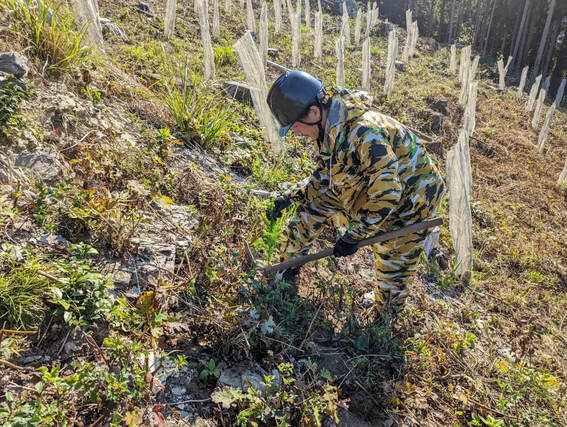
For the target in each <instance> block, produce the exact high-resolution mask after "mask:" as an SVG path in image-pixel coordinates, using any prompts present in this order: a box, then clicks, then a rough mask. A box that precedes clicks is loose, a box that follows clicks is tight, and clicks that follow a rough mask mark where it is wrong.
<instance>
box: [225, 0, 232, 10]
mask: <svg viewBox="0 0 567 427" xmlns="http://www.w3.org/2000/svg"><path fill="white" fill-rule="evenodd" d="M231 10H232V0H224V11H225V12H226V13H230V11H231Z"/></svg>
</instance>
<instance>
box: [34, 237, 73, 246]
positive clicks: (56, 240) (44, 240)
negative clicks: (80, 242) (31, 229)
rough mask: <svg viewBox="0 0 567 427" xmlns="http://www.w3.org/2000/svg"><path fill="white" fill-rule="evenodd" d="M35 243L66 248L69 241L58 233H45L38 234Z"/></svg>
mask: <svg viewBox="0 0 567 427" xmlns="http://www.w3.org/2000/svg"><path fill="white" fill-rule="evenodd" d="M37 243H38V244H40V245H42V246H56V247H60V248H68V247H69V246H71V242H69V241H68V240H67V239H66V238H65V237H63V236H60V235H59V234H45V235H43V236H39V238H38V239H37Z"/></svg>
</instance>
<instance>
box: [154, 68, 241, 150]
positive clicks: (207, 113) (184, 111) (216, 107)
mask: <svg viewBox="0 0 567 427" xmlns="http://www.w3.org/2000/svg"><path fill="white" fill-rule="evenodd" d="M163 84H164V89H163V90H162V96H163V99H164V101H165V104H166V105H167V107H168V109H169V111H170V112H171V115H172V116H173V118H174V120H175V123H176V124H177V127H178V128H179V130H180V131H181V132H182V133H183V134H184V135H185V136H187V137H189V138H190V139H192V140H195V141H197V142H199V143H200V144H201V145H202V146H204V147H212V146H221V147H222V146H224V145H225V144H226V143H227V142H228V137H227V136H228V133H229V132H230V131H231V130H232V128H233V127H234V123H233V118H234V116H235V115H234V112H233V109H232V108H231V107H230V105H227V103H226V101H227V100H226V98H225V97H224V96H223V95H222V93H219V92H214V91H212V90H211V88H210V87H207V85H206V84H205V83H204V82H203V81H202V78H201V77H200V76H199V75H198V74H197V73H194V72H191V71H189V70H188V68H187V67H185V70H184V72H183V77H182V79H181V84H180V85H176V81H175V79H174V78H173V79H171V80H169V81H167V80H166V81H164V82H163Z"/></svg>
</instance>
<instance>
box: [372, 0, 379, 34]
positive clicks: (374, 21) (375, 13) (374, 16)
mask: <svg viewBox="0 0 567 427" xmlns="http://www.w3.org/2000/svg"><path fill="white" fill-rule="evenodd" d="M378 16H379V13H378V5H377V4H376V2H374V3H372V22H371V25H372V28H374V27H375V26H376V24H377V23H378Z"/></svg>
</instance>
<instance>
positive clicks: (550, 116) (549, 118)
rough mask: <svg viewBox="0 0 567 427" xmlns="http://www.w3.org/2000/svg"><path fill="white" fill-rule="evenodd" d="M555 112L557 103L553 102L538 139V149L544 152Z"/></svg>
mask: <svg viewBox="0 0 567 427" xmlns="http://www.w3.org/2000/svg"><path fill="white" fill-rule="evenodd" d="M554 113H555V104H553V105H552V106H551V107H550V108H549V111H548V112H547V115H546V116H545V121H544V122H543V126H542V128H541V131H540V133H539V138H538V140H537V151H539V152H540V153H541V154H543V150H544V148H545V143H546V142H547V135H549V128H550V127H551V122H552V121H553V114H554Z"/></svg>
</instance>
